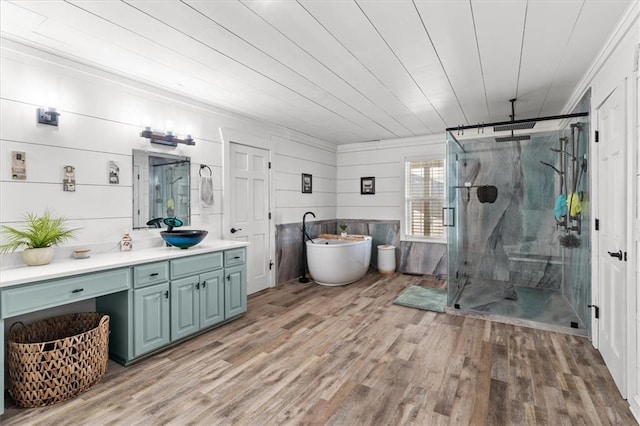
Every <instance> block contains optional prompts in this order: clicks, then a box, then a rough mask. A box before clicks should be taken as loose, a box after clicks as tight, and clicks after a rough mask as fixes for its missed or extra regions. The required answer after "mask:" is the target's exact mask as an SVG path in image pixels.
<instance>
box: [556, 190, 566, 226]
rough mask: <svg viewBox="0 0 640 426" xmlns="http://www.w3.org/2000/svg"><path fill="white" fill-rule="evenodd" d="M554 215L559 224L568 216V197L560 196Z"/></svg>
mask: <svg viewBox="0 0 640 426" xmlns="http://www.w3.org/2000/svg"><path fill="white" fill-rule="evenodd" d="M553 215H554V216H555V218H556V221H557V222H562V218H564V217H565V216H566V215H567V196H566V195H564V194H560V195H559V196H558V199H557V200H556V206H555V208H554V209H553Z"/></svg>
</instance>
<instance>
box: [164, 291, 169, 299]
mask: <svg viewBox="0 0 640 426" xmlns="http://www.w3.org/2000/svg"><path fill="white" fill-rule="evenodd" d="M164 298H165V299H168V298H169V292H168V291H165V292H164Z"/></svg>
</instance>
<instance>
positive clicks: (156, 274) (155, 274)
mask: <svg viewBox="0 0 640 426" xmlns="http://www.w3.org/2000/svg"><path fill="white" fill-rule="evenodd" d="M158 275H160V274H159V273H157V272H154V273H153V274H149V276H150V277H157V276H158Z"/></svg>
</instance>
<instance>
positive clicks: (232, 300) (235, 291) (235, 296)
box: [224, 265, 247, 318]
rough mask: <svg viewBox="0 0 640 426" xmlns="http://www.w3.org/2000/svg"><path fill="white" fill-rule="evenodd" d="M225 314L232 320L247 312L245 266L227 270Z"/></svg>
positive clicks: (225, 272) (225, 271)
mask: <svg viewBox="0 0 640 426" xmlns="http://www.w3.org/2000/svg"><path fill="white" fill-rule="evenodd" d="M224 274H225V281H224V312H225V318H232V317H235V316H236V315H240V314H242V313H244V312H247V268H246V266H245V265H238V266H232V267H230V268H225V270H224Z"/></svg>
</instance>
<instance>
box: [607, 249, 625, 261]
mask: <svg viewBox="0 0 640 426" xmlns="http://www.w3.org/2000/svg"><path fill="white" fill-rule="evenodd" d="M607 253H609V256H611V257H617V258H618V260H622V250H618V252H617V253H613V252H610V251H608V252H607Z"/></svg>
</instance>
